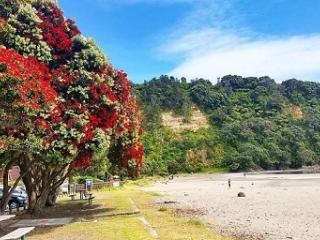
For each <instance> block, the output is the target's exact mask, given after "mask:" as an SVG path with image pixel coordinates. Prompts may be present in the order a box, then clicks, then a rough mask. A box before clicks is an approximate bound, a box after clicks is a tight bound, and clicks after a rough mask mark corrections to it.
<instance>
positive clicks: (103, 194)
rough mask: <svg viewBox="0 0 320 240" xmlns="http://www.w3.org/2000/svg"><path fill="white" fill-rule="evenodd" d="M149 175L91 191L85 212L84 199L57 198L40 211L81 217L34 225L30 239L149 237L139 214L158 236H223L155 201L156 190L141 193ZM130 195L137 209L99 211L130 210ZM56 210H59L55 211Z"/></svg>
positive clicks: (173, 239)
mask: <svg viewBox="0 0 320 240" xmlns="http://www.w3.org/2000/svg"><path fill="white" fill-rule="evenodd" d="M150 181H152V179H151V180H150V179H147V180H146V179H142V180H139V181H138V182H136V183H134V182H128V184H127V185H126V186H125V187H123V188H117V189H104V190H102V191H99V192H94V195H95V197H96V198H95V199H94V205H95V209H93V210H92V211H89V212H88V214H87V212H86V210H88V209H87V203H86V201H82V202H81V201H75V202H73V201H70V200H69V199H68V198H61V199H60V200H59V203H58V205H57V206H56V207H55V208H53V209H49V210H47V211H46V212H44V216H43V217H47V218H50V217H53V216H59V217H70V216H74V217H76V218H77V219H78V220H79V219H80V220H81V221H80V222H79V221H78V222H75V223H71V224H68V225H65V226H62V227H54V228H37V229H36V230H35V231H34V232H33V233H32V234H31V235H30V237H28V239H30V240H40V239H41V240H49V239H63V240H81V239H83V240H100V239H101V240H105V239H108V240H140V239H141V240H149V239H152V238H151V237H150V235H149V233H148V230H147V229H146V227H145V226H144V225H143V224H142V223H141V222H140V220H139V219H138V217H139V216H141V215H143V216H144V217H145V218H146V219H147V221H149V223H150V224H151V225H152V227H153V228H154V229H155V230H156V231H157V233H158V234H159V236H160V240H193V239H194V240H227V238H224V237H221V236H219V235H218V234H216V233H215V232H214V231H213V230H212V229H211V228H209V227H208V225H207V224H206V223H203V222H201V221H199V220H197V219H189V218H184V217H179V216H177V215H176V214H175V211H174V210H173V209H170V208H161V207H160V206H158V205H155V200H157V198H158V197H159V196H158V195H157V194H152V193H145V192H141V191H140V190H139V187H138V186H143V185H144V184H147V185H148V184H149V183H150ZM129 198H131V199H132V200H133V201H134V202H135V204H136V205H137V207H138V208H139V209H140V211H141V213H140V214H136V215H130V216H129V215H128V216H115V217H105V216H102V215H100V213H101V212H102V213H104V212H108V213H117V212H125V211H132V210H134V206H133V205H132V203H131V202H130V200H129ZM58 213H59V214H58Z"/></svg>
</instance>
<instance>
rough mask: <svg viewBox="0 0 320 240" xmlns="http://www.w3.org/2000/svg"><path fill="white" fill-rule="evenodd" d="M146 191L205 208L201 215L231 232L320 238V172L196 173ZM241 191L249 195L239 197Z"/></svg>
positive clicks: (274, 239) (277, 238)
mask: <svg viewBox="0 0 320 240" xmlns="http://www.w3.org/2000/svg"><path fill="white" fill-rule="evenodd" d="M228 179H231V188H229V187H228ZM144 190H146V191H153V192H159V193H162V194H164V196H163V197H162V198H161V199H160V200H159V204H165V203H164V202H167V203H169V204H167V205H168V206H169V207H170V206H171V207H174V208H182V209H195V210H199V211H195V212H201V213H202V214H201V215H200V216H196V217H197V218H201V219H202V220H205V221H207V222H209V223H210V224H212V226H213V227H214V228H215V229H216V230H218V231H220V232H221V233H222V234H225V235H233V236H242V237H243V239H268V240H288V239H294V240H319V239H320V174H288V175H280V174H260V175H247V176H244V175H243V174H214V175H213V174H212V175H208V174H207V175H191V176H187V177H176V178H175V179H174V180H170V181H168V182H166V183H163V182H162V183H160V182H159V183H156V184H155V185H153V186H152V187H149V188H145V189H144ZM239 192H244V193H245V195H246V197H244V198H239V197H237V194H238V193H239ZM172 202H176V203H173V204H172ZM191 212H192V211H191ZM244 236H250V237H244Z"/></svg>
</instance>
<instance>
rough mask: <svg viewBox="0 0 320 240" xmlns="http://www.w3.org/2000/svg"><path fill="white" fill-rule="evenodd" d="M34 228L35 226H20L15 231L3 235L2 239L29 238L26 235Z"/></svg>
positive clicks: (23, 239)
mask: <svg viewBox="0 0 320 240" xmlns="http://www.w3.org/2000/svg"><path fill="white" fill-rule="evenodd" d="M33 229H34V227H26V228H18V229H16V230H14V231H13V232H11V233H9V234H7V235H5V236H3V237H1V238H0V240H15V239H21V240H26V239H27V238H26V235H27V234H28V233H29V232H31V231H32V230H33Z"/></svg>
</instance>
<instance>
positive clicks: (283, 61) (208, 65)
mask: <svg viewBox="0 0 320 240" xmlns="http://www.w3.org/2000/svg"><path fill="white" fill-rule="evenodd" d="M165 52H166V53H167V54H169V55H170V54H173V55H180V56H182V59H183V60H182V62H181V63H180V64H178V66H177V67H176V68H175V69H173V70H172V71H171V72H170V73H169V74H170V75H174V76H177V77H182V76H184V77H187V78H189V79H192V78H206V79H210V80H211V81H213V82H215V81H216V80H217V78H219V77H223V76H225V75H228V74H232V75H233V74H234V75H242V76H266V75H268V76H270V77H272V78H274V79H275V80H277V81H279V82H281V81H283V80H286V79H289V78H299V79H303V80H320V79H317V77H318V76H320V34H319V35H310V36H294V37H288V38H279V39H269V40H257V39H250V38H246V37H244V36H238V35H234V34H231V33H228V32H222V31H217V30H215V29H211V30H208V29H206V30H203V31H197V32H192V33H189V34H187V35H185V36H182V37H181V38H180V39H176V40H174V41H172V42H171V43H170V44H168V45H167V46H166V47H165Z"/></svg>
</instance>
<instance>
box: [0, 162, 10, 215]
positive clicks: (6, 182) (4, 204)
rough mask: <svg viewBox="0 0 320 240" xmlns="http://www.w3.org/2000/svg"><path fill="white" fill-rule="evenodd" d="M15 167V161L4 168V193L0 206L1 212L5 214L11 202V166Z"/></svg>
mask: <svg viewBox="0 0 320 240" xmlns="http://www.w3.org/2000/svg"><path fill="white" fill-rule="evenodd" d="M12 165H13V161H10V162H9V163H8V164H7V165H6V166H5V168H4V173H3V193H2V199H1V204H0V211H1V213H2V214H3V213H4V212H5V210H6V207H7V205H8V202H9V200H10V194H9V170H10V168H11V166H12Z"/></svg>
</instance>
